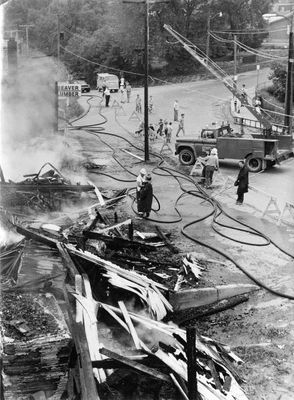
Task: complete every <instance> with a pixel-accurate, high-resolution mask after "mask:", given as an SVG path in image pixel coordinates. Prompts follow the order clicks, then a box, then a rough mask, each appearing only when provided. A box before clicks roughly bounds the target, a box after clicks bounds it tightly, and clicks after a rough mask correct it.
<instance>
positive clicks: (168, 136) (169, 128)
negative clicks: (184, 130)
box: [160, 121, 173, 154]
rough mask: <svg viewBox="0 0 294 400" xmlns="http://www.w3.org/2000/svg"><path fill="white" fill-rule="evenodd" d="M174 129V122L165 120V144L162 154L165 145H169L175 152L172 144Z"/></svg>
mask: <svg viewBox="0 0 294 400" xmlns="http://www.w3.org/2000/svg"><path fill="white" fill-rule="evenodd" d="M172 131H173V127H172V122H170V123H168V122H167V121H165V122H164V141H163V145H162V147H161V149H160V154H161V153H162V152H163V149H164V148H165V147H167V149H168V150H170V151H171V152H172V153H173V150H172V148H171V146H170V144H171V136H172Z"/></svg>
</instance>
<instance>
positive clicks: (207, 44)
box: [206, 8, 210, 59]
mask: <svg viewBox="0 0 294 400" xmlns="http://www.w3.org/2000/svg"><path fill="white" fill-rule="evenodd" d="M209 47H210V8H209V10H208V17H207V38H206V57H207V59H208V58H209Z"/></svg>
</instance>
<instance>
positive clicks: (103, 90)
mask: <svg viewBox="0 0 294 400" xmlns="http://www.w3.org/2000/svg"><path fill="white" fill-rule="evenodd" d="M105 89H106V83H105V81H103V83H102V97H104V95H105Z"/></svg>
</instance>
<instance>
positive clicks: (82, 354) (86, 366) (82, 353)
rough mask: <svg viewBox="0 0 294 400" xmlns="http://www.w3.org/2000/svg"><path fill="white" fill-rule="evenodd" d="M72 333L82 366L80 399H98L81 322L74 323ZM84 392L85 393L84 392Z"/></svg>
mask: <svg viewBox="0 0 294 400" xmlns="http://www.w3.org/2000/svg"><path fill="white" fill-rule="evenodd" d="M74 335H75V337H76V343H77V346H78V348H77V353H78V357H79V360H80V363H81V366H82V368H81V369H80V372H81V374H80V376H81V377H82V379H81V384H82V382H83V384H82V393H83V397H82V400H99V399H100V397H99V395H98V392H97V387H96V383H95V380H94V375H93V368H92V362H91V358H90V353H89V347H88V343H87V339H86V337H85V331H84V327H83V325H82V324H81V323H78V324H75V326H74ZM84 392H85V394H84Z"/></svg>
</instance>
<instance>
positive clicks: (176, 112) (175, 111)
mask: <svg viewBox="0 0 294 400" xmlns="http://www.w3.org/2000/svg"><path fill="white" fill-rule="evenodd" d="M179 108H180V107H179V103H178V100H175V102H174V121H176V122H178V120H179Z"/></svg>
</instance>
